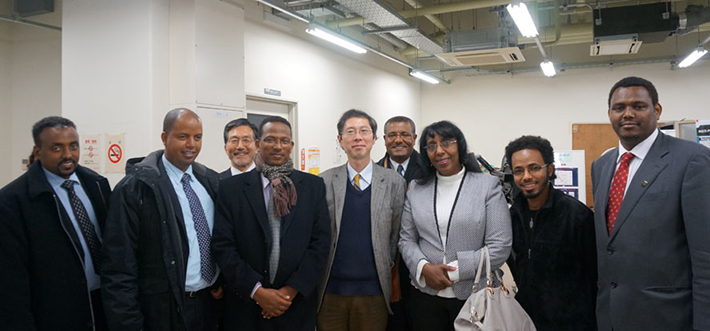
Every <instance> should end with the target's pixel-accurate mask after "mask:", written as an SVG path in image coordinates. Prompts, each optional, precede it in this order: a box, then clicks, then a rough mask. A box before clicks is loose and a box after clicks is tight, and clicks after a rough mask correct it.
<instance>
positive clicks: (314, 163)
mask: <svg viewBox="0 0 710 331" xmlns="http://www.w3.org/2000/svg"><path fill="white" fill-rule="evenodd" d="M306 165H307V167H308V173H310V174H314V175H318V174H320V148H319V147H318V146H313V147H308V150H307V151H306Z"/></svg>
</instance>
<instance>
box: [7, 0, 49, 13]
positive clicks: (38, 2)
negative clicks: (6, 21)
mask: <svg viewBox="0 0 710 331" xmlns="http://www.w3.org/2000/svg"><path fill="white" fill-rule="evenodd" d="M15 12H16V13H17V14H18V15H20V17H28V16H34V15H41V14H47V13H53V12H54V0H15Z"/></svg>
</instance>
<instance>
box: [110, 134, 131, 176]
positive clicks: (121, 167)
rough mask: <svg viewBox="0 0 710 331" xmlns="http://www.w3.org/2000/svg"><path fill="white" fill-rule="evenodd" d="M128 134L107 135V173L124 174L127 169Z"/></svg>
mask: <svg viewBox="0 0 710 331" xmlns="http://www.w3.org/2000/svg"><path fill="white" fill-rule="evenodd" d="M125 143H126V134H125V133H119V134H107V135H106V152H105V153H106V173H107V174H122V173H125V169H126V157H125V155H126V150H125V148H124V147H125Z"/></svg>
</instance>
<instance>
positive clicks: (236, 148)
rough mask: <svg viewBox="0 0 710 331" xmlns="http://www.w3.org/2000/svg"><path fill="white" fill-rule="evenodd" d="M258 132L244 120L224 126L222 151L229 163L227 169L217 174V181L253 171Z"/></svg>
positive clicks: (251, 124)
mask: <svg viewBox="0 0 710 331" xmlns="http://www.w3.org/2000/svg"><path fill="white" fill-rule="evenodd" d="M257 141H259V131H258V130H257V129H256V126H255V125H254V124H253V123H252V122H249V120H248V119H246V118H239V119H236V120H232V121H230V122H229V123H227V125H225V126H224V151H225V152H226V153H227V157H228V158H229V160H230V161H231V163H232V165H231V166H230V167H229V169H227V170H225V171H223V172H221V173H220V174H219V179H225V178H229V177H231V176H236V175H239V174H241V173H245V172H248V171H251V170H253V169H254V167H255V165H254V156H255V155H256V152H257V149H258V148H257V147H256V146H257V145H256V142H257Z"/></svg>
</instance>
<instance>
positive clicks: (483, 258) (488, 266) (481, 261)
mask: <svg viewBox="0 0 710 331" xmlns="http://www.w3.org/2000/svg"><path fill="white" fill-rule="evenodd" d="M479 252H480V254H481V257H480V258H479V260H478V271H477V272H476V278H475V279H474V281H473V287H472V288H471V291H473V292H474V293H475V292H477V290H478V283H479V282H480V280H481V274H482V272H483V264H484V263H485V264H486V279H488V280H489V281H491V257H490V255H489V254H488V246H483V248H481V249H480V250H479Z"/></svg>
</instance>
